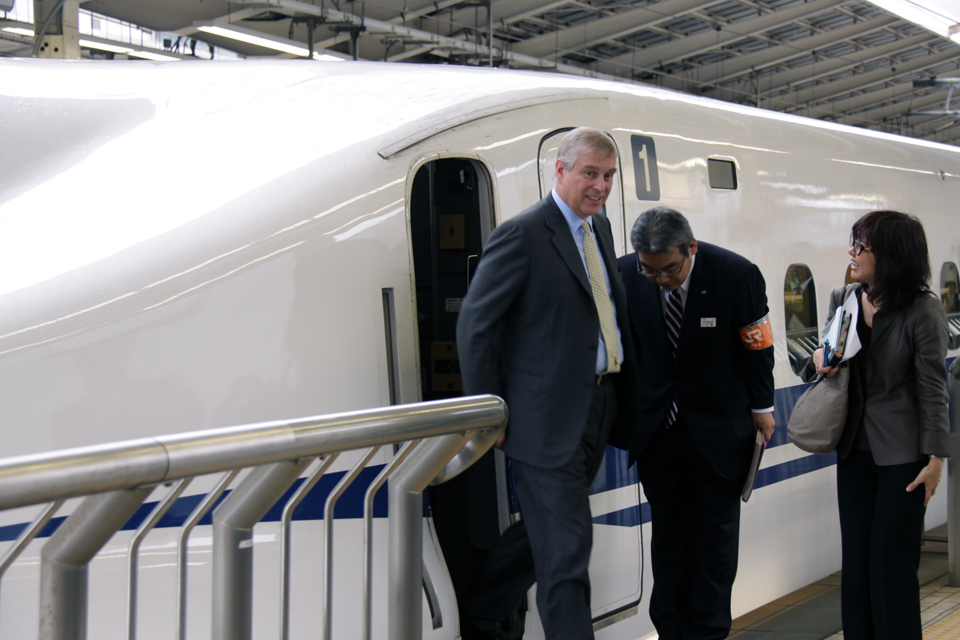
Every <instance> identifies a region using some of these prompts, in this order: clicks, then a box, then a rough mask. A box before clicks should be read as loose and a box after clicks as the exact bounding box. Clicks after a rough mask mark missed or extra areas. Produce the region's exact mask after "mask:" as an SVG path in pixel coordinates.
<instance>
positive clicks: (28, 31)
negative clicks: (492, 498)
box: [3, 27, 33, 38]
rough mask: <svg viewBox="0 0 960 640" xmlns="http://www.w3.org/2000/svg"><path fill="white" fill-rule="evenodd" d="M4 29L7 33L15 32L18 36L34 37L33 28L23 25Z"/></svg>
mask: <svg viewBox="0 0 960 640" xmlns="http://www.w3.org/2000/svg"><path fill="white" fill-rule="evenodd" d="M3 31H6V32H7V33H15V34H17V35H18V36H27V37H28V38H32V37H33V29H23V28H21V27H4V29H3Z"/></svg>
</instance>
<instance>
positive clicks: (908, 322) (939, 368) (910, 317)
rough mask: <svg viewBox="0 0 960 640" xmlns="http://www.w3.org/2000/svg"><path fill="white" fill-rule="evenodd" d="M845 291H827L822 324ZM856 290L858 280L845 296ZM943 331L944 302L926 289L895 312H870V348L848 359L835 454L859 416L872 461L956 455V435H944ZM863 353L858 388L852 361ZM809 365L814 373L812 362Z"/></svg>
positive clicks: (842, 452)
mask: <svg viewBox="0 0 960 640" xmlns="http://www.w3.org/2000/svg"><path fill="white" fill-rule="evenodd" d="M844 290H845V287H840V288H838V289H834V291H833V293H832V294H831V295H830V310H829V312H828V313H827V322H826V324H829V323H830V320H832V319H833V316H834V314H835V313H836V310H837V307H839V306H840V305H842V304H843V293H844ZM859 291H860V287H859V286H858V287H857V290H856V292H855V293H852V294H851V295H859ZM947 333H948V331H947V315H946V313H945V312H944V309H943V304H941V302H940V301H939V300H938V299H937V298H936V297H935V296H932V295H920V296H917V298H916V299H915V300H914V301H913V303H912V304H910V305H909V306H908V307H906V308H905V309H902V310H900V311H896V312H892V313H887V312H884V311H883V310H882V309H881V310H880V311H879V312H877V313H876V314H875V315H874V317H873V332H872V334H871V338H870V347H869V348H868V349H867V351H866V353H865V354H864V352H863V351H861V352H860V353H858V354H857V355H855V356H854V357H853V358H852V359H851V360H850V361H848V362H849V363H850V387H849V398H850V404H849V406H848V410H847V423H846V426H845V427H844V429H843V435H842V436H841V437H840V443H839V444H838V445H837V453H838V454H839V456H840V457H841V458H846V457H847V455H848V454H849V453H850V449H851V448H852V446H853V442H854V440H855V438H856V433H857V429H858V427H859V424H860V418H861V416H862V417H863V424H864V426H865V427H866V429H867V434H868V439H869V442H870V450H871V451H872V453H873V459H874V461H875V462H876V463H877V464H878V465H882V466H886V465H893V464H905V463H907V462H915V461H917V460H920V459H921V458H922V457H923V456H925V455H935V456H940V457H949V456H951V455H952V454H953V453H954V451H955V450H956V440H955V439H954V438H955V436H952V435H951V434H950V419H949V414H948V403H949V396H948V395H947V364H946V359H947V340H948V336H947ZM863 357H866V359H867V362H866V369H865V371H866V376H867V380H866V385H865V386H861V385H862V382H861V380H860V375H859V368H858V367H857V366H855V365H856V361H857V360H858V359H860V358H863ZM811 363H812V360H811ZM809 368H810V370H811V371H812V364H810V365H809ZM804 373H807V370H806V369H805V370H804ZM864 391H866V399H865V398H864V396H863V392H864Z"/></svg>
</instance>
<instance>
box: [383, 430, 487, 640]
mask: <svg viewBox="0 0 960 640" xmlns="http://www.w3.org/2000/svg"><path fill="white" fill-rule="evenodd" d="M472 436H473V434H472V433H467V434H463V433H454V434H449V435H446V436H441V437H439V438H434V439H432V440H429V441H424V442H421V443H420V444H419V445H417V446H416V448H415V449H414V450H413V452H412V453H411V454H410V455H409V456H408V457H407V459H406V460H404V461H403V462H402V463H401V464H400V466H399V467H398V468H397V470H396V472H395V473H394V474H393V476H391V478H390V567H389V573H390V575H389V578H388V591H389V593H390V599H389V603H388V615H389V618H388V622H387V624H388V626H389V629H390V632H389V636H388V637H389V640H420V639H421V638H422V637H423V587H422V585H423V490H424V489H426V488H427V486H429V484H430V481H431V480H433V479H434V478H435V477H436V476H437V475H438V474H439V473H441V472H442V471H443V469H444V466H445V465H446V464H447V462H448V461H449V460H450V459H451V458H453V456H454V455H456V453H457V452H458V451H460V449H462V448H463V446H464V445H465V444H466V443H467V442H468V441H469V440H470V438H471V437H472Z"/></svg>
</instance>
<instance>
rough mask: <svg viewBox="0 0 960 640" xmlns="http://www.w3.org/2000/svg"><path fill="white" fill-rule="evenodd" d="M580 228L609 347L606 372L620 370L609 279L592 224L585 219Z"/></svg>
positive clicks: (601, 327) (618, 345)
mask: <svg viewBox="0 0 960 640" xmlns="http://www.w3.org/2000/svg"><path fill="white" fill-rule="evenodd" d="M580 228H581V229H583V257H584V258H586V261H587V273H588V274H589V275H590V291H591V293H593V303H594V304H595V305H596V306H597V314H598V315H599V316H600V333H601V334H602V335H603V342H604V344H605V345H606V347H607V370H606V371H605V372H604V373H616V372H617V371H620V341H619V340H617V325H616V324H615V323H614V320H613V305H611V304H610V291H609V290H608V289H607V279H606V278H605V277H604V275H603V265H601V264H600V252H599V251H597V241H596V239H594V237H593V232H592V231H590V224H589V223H587V221H586V220H584V221H583V224H581V225H580Z"/></svg>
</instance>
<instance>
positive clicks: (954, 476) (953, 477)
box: [947, 358, 960, 587]
mask: <svg viewBox="0 0 960 640" xmlns="http://www.w3.org/2000/svg"><path fill="white" fill-rule="evenodd" d="M947 377H948V378H949V385H950V433H958V432H960V358H955V359H954V361H953V364H952V365H951V366H950V375H949V376H947ZM957 454H958V452H957V451H954V452H953V455H952V456H950V460H949V461H948V462H947V553H948V556H947V562H948V564H949V565H950V586H951V587H960V460H957Z"/></svg>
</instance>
